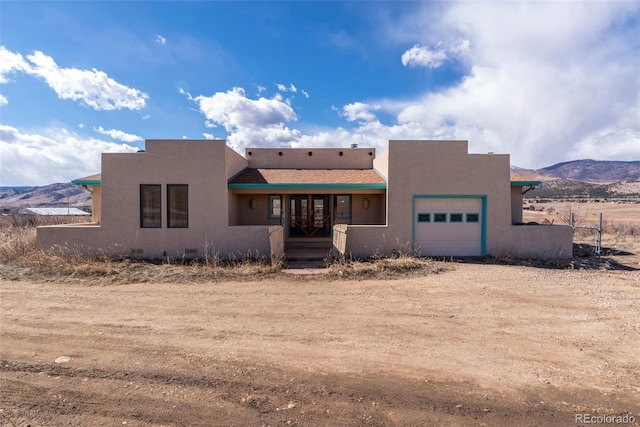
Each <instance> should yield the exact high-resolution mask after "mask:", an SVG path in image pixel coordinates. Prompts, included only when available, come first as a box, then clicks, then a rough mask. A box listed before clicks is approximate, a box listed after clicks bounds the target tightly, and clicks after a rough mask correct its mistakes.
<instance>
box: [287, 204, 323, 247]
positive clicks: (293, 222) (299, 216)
mask: <svg viewBox="0 0 640 427" xmlns="http://www.w3.org/2000/svg"><path fill="white" fill-rule="evenodd" d="M329 212H330V211H329V195H327V194H292V195H291V196H290V204H289V235H290V236H296V237H320V236H323V237H324V236H329V235H331V214H330V213H329Z"/></svg>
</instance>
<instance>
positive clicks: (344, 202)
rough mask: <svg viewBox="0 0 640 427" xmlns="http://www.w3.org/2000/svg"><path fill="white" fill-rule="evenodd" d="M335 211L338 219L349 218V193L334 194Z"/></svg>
mask: <svg viewBox="0 0 640 427" xmlns="http://www.w3.org/2000/svg"><path fill="white" fill-rule="evenodd" d="M336 212H337V213H336V215H337V216H338V219H351V194H343V195H338V196H336Z"/></svg>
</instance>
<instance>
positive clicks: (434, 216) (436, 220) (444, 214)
mask: <svg viewBox="0 0 640 427" xmlns="http://www.w3.org/2000/svg"><path fill="white" fill-rule="evenodd" d="M439 216H443V217H444V220H439V219H438V217H439ZM433 222H440V223H442V222H447V214H446V213H445V212H435V213H434V214H433Z"/></svg>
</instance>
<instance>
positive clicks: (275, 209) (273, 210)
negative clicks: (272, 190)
mask: <svg viewBox="0 0 640 427" xmlns="http://www.w3.org/2000/svg"><path fill="white" fill-rule="evenodd" d="M280 200H281V199H280V195H279V194H277V195H270V196H269V219H279V218H280V215H281V213H282V210H281V209H282V204H281V201H280Z"/></svg>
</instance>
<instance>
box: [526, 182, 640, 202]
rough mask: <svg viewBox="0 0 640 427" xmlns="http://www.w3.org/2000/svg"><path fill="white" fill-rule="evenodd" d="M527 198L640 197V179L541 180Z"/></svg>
mask: <svg viewBox="0 0 640 427" xmlns="http://www.w3.org/2000/svg"><path fill="white" fill-rule="evenodd" d="M526 197H528V198H541V199H572V198H580V199H622V198H630V199H637V198H639V197H640V181H631V182H622V181H620V182H614V183H610V184H606V183H593V182H585V181H577V180H573V179H550V180H543V181H542V183H541V184H540V185H538V186H537V187H536V188H535V189H534V190H533V191H532V192H530V193H527V196H526Z"/></svg>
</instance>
